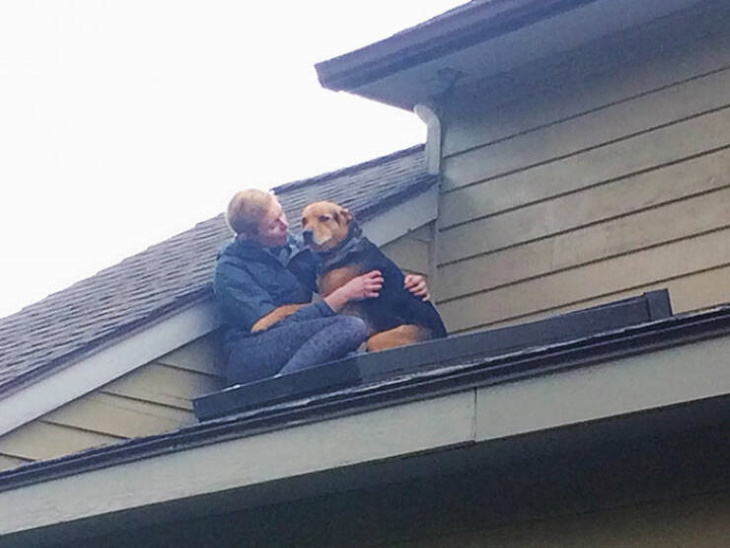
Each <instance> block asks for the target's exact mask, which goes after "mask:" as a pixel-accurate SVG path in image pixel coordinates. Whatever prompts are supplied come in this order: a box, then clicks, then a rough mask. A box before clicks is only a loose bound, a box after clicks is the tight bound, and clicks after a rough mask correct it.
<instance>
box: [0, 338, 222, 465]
mask: <svg viewBox="0 0 730 548" xmlns="http://www.w3.org/2000/svg"><path fill="white" fill-rule="evenodd" d="M218 352H219V348H218V339H217V335H216V334H212V335H209V336H207V337H203V338H201V339H198V340H197V341H194V342H192V343H190V344H188V345H186V346H184V347H182V348H180V349H178V350H175V351H174V352H171V353H169V354H167V355H165V356H162V357H160V358H158V359H157V360H155V361H154V362H152V363H149V364H147V365H145V366H143V367H141V368H139V369H137V370H135V371H133V372H132V373H129V374H127V375H125V376H124V377H122V378H120V379H117V380H116V381H114V382H112V383H110V384H108V385H106V386H104V387H102V388H100V389H99V390H97V391H95V392H94V393H92V394H88V395H87V396H84V397H82V398H79V399H78V400H76V401H73V402H71V403H69V404H67V405H65V406H63V407H61V408H59V409H57V410H55V411H53V412H51V413H48V414H46V415H44V416H43V417H41V418H40V419H38V420H36V421H33V422H32V423H30V424H27V425H25V426H23V427H21V428H18V429H16V430H14V431H13V432H10V433H8V434H6V435H5V436H2V437H0V470H2V469H8V468H13V467H15V466H18V465H20V464H23V463H25V462H32V461H34V460H42V459H48V458H53V457H59V456H63V455H67V454H69V453H74V452H76V451H81V450H83V449H88V448H90V447H96V446H100V445H105V444H109V443H113V442H116V441H119V440H124V439H129V438H134V437H140V436H148V435H153V434H159V433H162V432H166V431H170V430H175V429H177V428H180V427H181V426H185V425H189V424H194V423H195V422H196V419H195V416H194V415H193V412H192V403H191V402H192V399H193V398H195V397H197V396H200V395H202V394H207V393H210V392H214V391H217V390H220V389H221V388H222V387H223V379H222V378H221V376H220V375H219V373H218V370H217V367H218V360H219V358H218Z"/></svg>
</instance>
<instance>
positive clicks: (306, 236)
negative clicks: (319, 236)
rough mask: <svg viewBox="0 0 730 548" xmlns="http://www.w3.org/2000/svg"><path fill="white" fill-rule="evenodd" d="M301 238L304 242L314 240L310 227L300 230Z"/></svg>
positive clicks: (309, 242) (308, 242)
mask: <svg viewBox="0 0 730 548" xmlns="http://www.w3.org/2000/svg"><path fill="white" fill-rule="evenodd" d="M302 238H304V243H305V244H311V243H312V241H313V240H314V233H313V232H312V229H311V228H307V229H306V230H304V231H303V232H302Z"/></svg>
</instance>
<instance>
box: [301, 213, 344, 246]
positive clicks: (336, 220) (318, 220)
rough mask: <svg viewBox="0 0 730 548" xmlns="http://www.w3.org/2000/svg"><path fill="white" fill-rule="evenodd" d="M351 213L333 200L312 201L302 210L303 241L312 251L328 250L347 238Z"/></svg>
mask: <svg viewBox="0 0 730 548" xmlns="http://www.w3.org/2000/svg"><path fill="white" fill-rule="evenodd" d="M351 221H352V215H350V212H349V211H348V210H347V209H346V208H344V207H342V206H341V205H339V204H336V203H334V202H313V203H311V204H309V205H308V206H306V207H305V208H304V211H302V235H303V237H304V243H305V244H307V246H308V247H309V248H310V249H312V250H313V251H317V252H322V251H329V250H330V249H333V248H335V247H337V245H338V244H339V243H340V242H341V241H343V240H344V239H345V238H347V234H348V230H349V226H350V222H351Z"/></svg>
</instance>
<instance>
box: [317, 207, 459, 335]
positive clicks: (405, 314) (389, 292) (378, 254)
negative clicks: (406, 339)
mask: <svg viewBox="0 0 730 548" xmlns="http://www.w3.org/2000/svg"><path fill="white" fill-rule="evenodd" d="M306 236H307V234H306V232H305V241H306ZM310 236H311V235H310ZM319 255H320V257H321V258H322V264H321V267H320V276H322V275H324V274H326V273H327V272H330V271H332V270H335V269H339V268H343V267H344V268H348V267H350V268H354V269H355V270H356V274H357V275H359V274H364V273H366V272H370V271H371V270H379V271H380V272H381V273H382V274H383V280H384V281H383V287H382V289H381V290H380V295H379V296H378V297H376V298H374V299H364V300H362V301H354V302H350V303H348V304H347V306H346V307H345V308H346V310H344V311H343V312H345V313H348V314H353V315H356V316H359V317H360V318H362V319H363V320H364V321H365V322H366V323H367V324H368V327H370V330H371V333H377V332H381V331H387V330H389V329H393V328H395V327H398V326H399V325H404V324H412V325H418V326H421V327H424V328H426V329H427V330H428V331H430V337H429V338H431V339H439V338H443V337H446V327H445V326H444V323H443V321H442V320H441V316H439V313H438V312H437V310H436V308H435V307H434V306H433V304H431V303H430V302H426V301H423V300H421V299H420V298H419V297H416V296H415V295H413V294H412V293H411V292H410V291H408V290H407V289H406V288H405V287H404V286H403V283H404V276H403V272H402V271H401V270H400V268H398V267H397V266H396V264H395V263H394V262H393V261H391V260H390V259H388V257H386V256H385V255H384V254H383V252H382V251H380V250H379V249H378V248H377V247H376V246H375V244H373V243H372V242H371V241H370V240H368V239H367V238H366V237H365V236H363V235H362V232H361V230H360V228H359V227H358V226H357V224H356V222H355V221H354V220H353V221H351V222H350V225H349V227H348V234H347V238H346V239H345V240H343V241H342V242H340V243H339V244H338V245H337V247H335V248H334V249H332V250H329V251H326V252H320V253H319Z"/></svg>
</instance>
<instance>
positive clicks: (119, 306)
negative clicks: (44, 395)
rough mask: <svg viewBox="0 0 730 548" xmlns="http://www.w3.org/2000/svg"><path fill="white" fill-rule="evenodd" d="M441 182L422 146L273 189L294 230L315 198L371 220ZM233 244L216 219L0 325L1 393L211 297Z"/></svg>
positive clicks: (123, 262) (55, 294)
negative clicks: (224, 253) (216, 273)
mask: <svg viewBox="0 0 730 548" xmlns="http://www.w3.org/2000/svg"><path fill="white" fill-rule="evenodd" d="M435 180H436V178H435V177H434V176H432V175H428V173H427V170H426V165H425V159H424V150H423V145H418V146H415V147H411V148H408V149H405V150H402V151H399V152H396V153H393V154H390V155H387V156H383V157H380V158H376V159H374V160H371V161H368V162H365V163H362V164H358V165H355V166H351V167H347V168H344V169H341V170H338V171H334V172H331V173H327V174H324V175H320V176H317V177H313V178H310V179H305V180H301V181H296V182H293V183H289V184H286V185H282V186H280V187H277V188H276V189H274V191H275V192H276V194H277V195H278V196H279V197H280V200H281V202H282V205H283V206H284V208H285V210H286V211H287V214H288V215H290V217H291V219H292V221H293V224H294V225H296V221H295V219H297V217H298V215H299V211H300V208H301V207H302V205H303V204H304V203H306V202H307V201H310V200H313V199H318V198H319V197H327V199H330V200H336V201H339V202H341V203H343V204H344V205H346V206H348V207H350V208H351V210H352V211H353V212H354V213H355V215H358V216H359V217H360V218H361V219H362V220H367V219H370V218H372V217H374V216H377V215H378V214H380V213H381V212H384V211H386V210H388V209H390V208H392V207H394V206H396V205H398V204H400V203H402V202H403V201H405V200H407V199H408V198H410V197H412V196H414V195H417V194H418V193H420V192H423V191H424V190H426V189H427V188H429V187H430V186H432V185H433V183H434V182H435ZM229 238H230V232H229V230H228V228H227V227H226V225H225V222H224V219H223V216H222V214H221V215H218V216H216V217H214V218H212V219H208V220H206V221H203V222H201V223H199V224H197V225H196V226H195V227H193V228H191V229H190V230H187V231H185V232H183V233H181V234H178V235H176V236H174V237H172V238H170V239H168V240H165V241H163V242H161V243H159V244H156V245H153V246H152V247H150V248H148V249H146V250H145V251H143V252H141V253H138V254H136V255H134V256H132V257H129V258H127V259H125V260H123V261H122V262H120V263H119V264H116V265H114V266H112V267H110V268H107V269H105V270H102V271H101V272H99V273H98V274H96V275H94V276H92V277H90V278H87V279H85V280H82V281H80V282H78V283H76V284H74V285H72V286H71V287H69V288H67V289H64V290H62V291H59V292H57V293H54V294H52V295H50V296H49V297H47V298H45V299H43V300H41V301H39V302H37V303H35V304H32V305H30V306H28V307H26V308H24V309H23V310H21V311H20V312H17V313H15V314H13V315H10V316H7V317H6V318H2V319H0V396H2V395H5V394H8V393H10V392H13V391H14V390H16V389H17V388H19V387H22V386H25V385H26V384H28V383H30V382H32V381H34V380H36V379H40V378H44V377H45V376H47V375H48V374H51V373H53V372H55V371H57V370H59V369H62V368H64V367H66V366H68V365H71V364H73V363H75V362H76V361H78V360H79V359H82V358H84V357H86V356H88V355H90V354H93V353H94V352H96V351H98V350H100V349H102V348H105V347H107V346H109V345H111V344H113V343H114V342H116V341H118V340H121V339H122V338H124V337H125V335H128V334H129V333H132V332H135V331H137V330H140V329H143V328H144V327H145V326H147V325H150V324H151V323H153V322H154V321H156V320H158V319H161V318H163V317H165V316H166V315H169V314H171V313H173V312H175V311H178V310H181V309H183V308H185V307H187V306H190V305H191V304H195V303H197V302H200V301H202V300H207V299H209V298H210V296H211V294H212V293H211V278H212V272H213V268H214V266H215V260H214V259H215V256H216V253H217V250H218V249H219V248H220V246H221V245H222V244H223V243H224V242H225V241H226V240H228V239H229Z"/></svg>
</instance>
